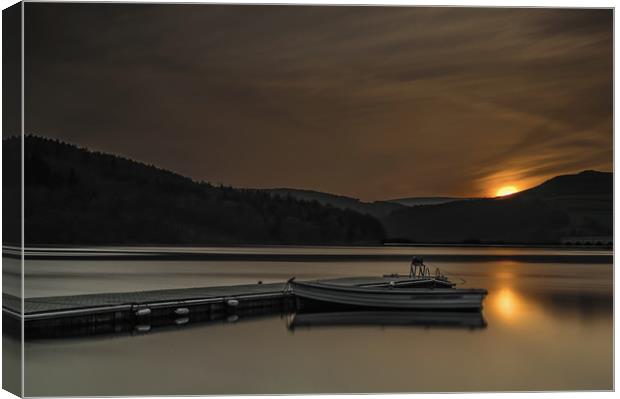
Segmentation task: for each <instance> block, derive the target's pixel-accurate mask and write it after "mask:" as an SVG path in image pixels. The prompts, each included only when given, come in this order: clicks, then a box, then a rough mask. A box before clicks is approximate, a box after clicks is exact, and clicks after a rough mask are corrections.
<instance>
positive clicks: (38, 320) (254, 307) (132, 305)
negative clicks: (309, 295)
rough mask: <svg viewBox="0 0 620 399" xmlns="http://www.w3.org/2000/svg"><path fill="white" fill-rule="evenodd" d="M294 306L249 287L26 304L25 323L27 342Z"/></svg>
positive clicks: (16, 314)
mask: <svg viewBox="0 0 620 399" xmlns="http://www.w3.org/2000/svg"><path fill="white" fill-rule="evenodd" d="M407 280H408V278H406V277H347V278H339V279H329V280H321V281H322V282H328V283H330V284H339V285H344V286H381V285H387V284H389V283H390V282H391V281H393V282H394V283H395V284H396V285H398V284H399V283H405V282H406V281H407ZM293 306H294V300H293V296H292V295H290V294H288V293H287V292H286V291H285V283H284V282H282V283H268V284H247V285H235V286H214V287H202V288H184V289H167V290H155V291H140V292H121V293H104V294H87V295H71V296H54V297H40V298H25V299H24V313H23V320H24V326H25V330H26V331H25V332H26V336H32V335H36V336H40V335H49V334H50V333H52V334H53V335H58V334H62V333H63V331H65V332H66V331H68V330H71V331H74V332H75V331H80V332H82V333H84V332H89V331H90V332H92V331H102V330H103V331H108V330H112V331H118V330H119V329H123V328H125V327H123V326H126V325H128V324H135V323H137V322H138V321H141V320H146V319H147V318H148V320H149V321H151V320H155V319H156V320H159V322H162V323H165V320H168V321H178V319H179V317H185V318H187V317H190V316H191V318H192V320H199V319H200V320H204V319H205V318H208V319H210V320H213V319H217V318H222V317H225V316H226V315H230V314H239V313H240V314H266V313H274V312H278V311H280V312H282V311H286V310H287V309H290V308H291V307H293ZM2 310H3V316H4V319H5V321H8V322H11V321H12V322H13V324H14V327H15V328H20V327H19V326H17V325H15V322H16V321H18V322H21V318H22V317H21V299H20V298H17V297H15V296H12V295H9V294H3V298H2Z"/></svg>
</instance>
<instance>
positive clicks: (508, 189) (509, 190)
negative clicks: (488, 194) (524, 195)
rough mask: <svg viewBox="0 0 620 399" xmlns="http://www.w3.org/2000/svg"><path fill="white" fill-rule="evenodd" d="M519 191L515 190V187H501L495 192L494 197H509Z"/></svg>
mask: <svg viewBox="0 0 620 399" xmlns="http://www.w3.org/2000/svg"><path fill="white" fill-rule="evenodd" d="M518 191H519V189H517V187H515V186H503V187H500V188H499V189H498V190H497V192H496V193H495V196H497V197H503V196H506V195H510V194H514V193H516V192H518Z"/></svg>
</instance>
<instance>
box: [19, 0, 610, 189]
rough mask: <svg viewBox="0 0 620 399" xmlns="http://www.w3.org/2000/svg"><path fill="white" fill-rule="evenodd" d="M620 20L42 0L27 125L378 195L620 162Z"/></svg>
mask: <svg viewBox="0 0 620 399" xmlns="http://www.w3.org/2000/svg"><path fill="white" fill-rule="evenodd" d="M612 30H613V14H612V11H611V10H602V9H599V10H579V9H543V8H536V9H526V8H521V9H506V8H504V9H502V8H493V9H486V8H421V7H336V6H332V7H308V6H305V7H302V6H231V5H224V6H215V5H180V4H175V5H136V4H134V5H119V4H58V3H56V4H44V3H26V11H25V32H26V43H25V60H26V61H25V62H26V66H25V80H26V89H25V95H26V98H25V115H26V125H25V131H26V133H29V134H36V135H41V136H47V137H55V138H59V139H62V140H64V141H67V142H70V143H74V144H77V145H80V146H85V147H88V148H91V149H95V150H99V151H104V152H111V153H115V154H119V155H122V156H126V157H129V158H132V159H135V160H138V161H142V162H146V163H149V164H154V165H157V166H159V167H162V168H166V169H170V170H173V171H175V172H178V173H180V174H183V175H186V176H189V177H191V178H194V179H196V180H204V181H209V182H211V183H214V184H219V183H222V184H226V185H232V186H237V187H255V188H267V187H291V188H303V189H310V190H318V191H325V192H330V193H335V194H341V195H347V196H352V197H356V198H360V199H362V200H365V201H374V200H381V199H391V198H401V197H411V196H434V195H441V196H460V197H474V196H493V195H495V193H496V192H497V190H498V189H499V188H501V187H504V186H514V187H515V188H516V189H519V190H520V189H525V188H528V187H530V186H533V185H536V184H539V183H541V182H543V181H544V180H546V179H548V178H551V177H553V176H556V175H559V174H566V173H576V172H579V171H581V170H585V169H596V170H605V171H611V170H612V162H613V153H612V151H613V148H612V147H613V146H612V141H613V133H612V129H613V128H612V117H613V109H612V105H613V91H612V90H613V88H612V79H613V71H612Z"/></svg>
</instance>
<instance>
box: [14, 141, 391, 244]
mask: <svg viewBox="0 0 620 399" xmlns="http://www.w3.org/2000/svg"><path fill="white" fill-rule="evenodd" d="M20 153H21V151H20V139H19V138H17V137H15V138H9V139H5V140H3V162H4V165H5V166H7V165H14V164H19V156H20ZM25 156H26V158H25V173H24V174H25V221H24V224H25V240H26V244H27V245H32V244H83V245H113V244H116V245H138V244H184V245H208V244H378V243H381V242H382V240H383V239H384V238H385V232H384V229H383V226H382V225H381V223H380V222H379V221H378V220H377V219H375V218H374V217H372V216H369V215H364V214H361V213H359V212H356V211H353V210H348V209H347V210H343V209H339V208H336V207H332V206H327V205H322V204H321V203H319V202H318V201H306V200H300V199H296V198H293V197H292V196H282V195H273V194H272V193H266V192H261V191H257V190H246V189H235V188H231V187H222V186H219V187H218V186H213V185H211V184H209V183H205V182H195V181H193V180H191V179H189V178H186V177H183V176H180V175H178V174H175V173H173V172H170V171H166V170H162V169H158V168H156V167H154V166H150V165H145V164H142V163H139V162H135V161H132V160H129V159H125V158H121V157H117V156H114V155H109V154H104V153H100V152H92V151H89V150H86V149H83V148H78V147H76V146H74V145H70V144H65V143H62V142H59V141H56V140H50V139H45V138H41V137H34V136H28V137H26V138H25ZM19 186H20V176H19V174H5V175H4V179H3V194H6V198H20V196H19V195H9V194H11V193H19ZM3 205H4V213H5V214H7V212H15V209H19V203H16V202H15V201H13V202H11V203H9V202H7V203H6V204H3ZM13 224H14V223H13ZM16 227H18V226H13V225H10V226H9V225H7V228H8V230H7V231H5V233H8V234H5V237H4V242H5V243H16V242H18V241H19V229H18V228H16Z"/></svg>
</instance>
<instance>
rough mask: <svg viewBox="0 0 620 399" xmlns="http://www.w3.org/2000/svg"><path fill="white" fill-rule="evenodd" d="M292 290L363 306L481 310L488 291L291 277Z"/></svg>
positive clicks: (312, 297)
mask: <svg viewBox="0 0 620 399" xmlns="http://www.w3.org/2000/svg"><path fill="white" fill-rule="evenodd" d="M289 288H290V290H291V292H292V293H293V294H294V295H295V296H297V297H299V298H302V299H310V300H313V301H320V302H324V303H331V304H339V305H349V306H356V307H364V308H385V309H416V310H480V309H482V301H483V300H484V297H485V296H486V295H487V291H486V290H485V289H477V288H465V289H458V288H396V287H393V286H388V287H345V286H342V285H335V284H328V283H321V282H296V281H294V279H291V280H289Z"/></svg>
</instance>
